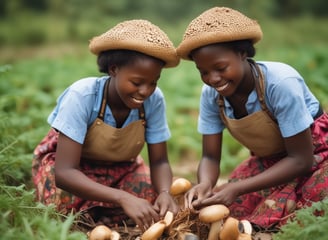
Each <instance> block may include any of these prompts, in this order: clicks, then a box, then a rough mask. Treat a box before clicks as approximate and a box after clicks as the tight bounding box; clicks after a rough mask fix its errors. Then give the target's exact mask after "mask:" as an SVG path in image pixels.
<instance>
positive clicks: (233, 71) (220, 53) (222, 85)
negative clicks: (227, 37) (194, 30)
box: [191, 44, 249, 97]
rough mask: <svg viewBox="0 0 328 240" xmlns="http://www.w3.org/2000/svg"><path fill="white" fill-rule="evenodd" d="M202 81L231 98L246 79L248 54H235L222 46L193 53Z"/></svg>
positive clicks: (209, 47) (215, 45)
mask: <svg viewBox="0 0 328 240" xmlns="http://www.w3.org/2000/svg"><path fill="white" fill-rule="evenodd" d="M191 57H192V60H193V61H194V62H195V64H196V67H197V69H198V70H199V72H200V76H201V78H202V81H203V82H204V83H205V84H207V85H209V86H211V87H213V88H215V89H216V90H217V91H218V92H219V93H220V94H221V95H222V96H225V97H229V96H231V95H233V94H234V93H236V92H237V91H239V90H242V89H240V88H239V86H240V85H241V84H242V82H243V81H244V79H245V78H246V75H248V74H247V71H249V64H248V62H247V60H246V54H242V53H239V52H235V51H233V50H231V49H230V48H227V47H225V46H224V45H220V44H213V45H208V46H204V47H201V48H199V49H196V50H194V51H193V52H192V53H191Z"/></svg>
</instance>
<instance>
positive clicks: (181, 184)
mask: <svg viewBox="0 0 328 240" xmlns="http://www.w3.org/2000/svg"><path fill="white" fill-rule="evenodd" d="M191 187H192V184H191V182H190V181H189V180H187V179H185V178H177V179H175V180H174V181H173V183H172V185H171V188H170V194H171V195H172V196H177V195H180V194H184V193H185V192H187V191H188V190H189V189H190V188H191Z"/></svg>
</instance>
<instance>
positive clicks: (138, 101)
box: [132, 97, 144, 104]
mask: <svg viewBox="0 0 328 240" xmlns="http://www.w3.org/2000/svg"><path fill="white" fill-rule="evenodd" d="M132 99H133V101H134V102H135V103H137V104H142V103H143V102H144V99H137V98H134V97H133V98H132Z"/></svg>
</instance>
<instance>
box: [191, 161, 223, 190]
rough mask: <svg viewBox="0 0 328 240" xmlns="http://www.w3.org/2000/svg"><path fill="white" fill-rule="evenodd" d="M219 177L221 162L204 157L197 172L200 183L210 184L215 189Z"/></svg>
mask: <svg viewBox="0 0 328 240" xmlns="http://www.w3.org/2000/svg"><path fill="white" fill-rule="evenodd" d="M219 176H220V166H219V162H218V161H216V160H211V159H209V158H206V157H203V159H202V160H201V162H200V164H199V166H198V171H197V177H198V183H210V184H211V186H212V187H214V186H215V185H216V182H217V180H218V178H219Z"/></svg>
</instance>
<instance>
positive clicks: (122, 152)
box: [82, 80, 145, 164]
mask: <svg viewBox="0 0 328 240" xmlns="http://www.w3.org/2000/svg"><path fill="white" fill-rule="evenodd" d="M108 83H109V80H107V82H106V84H105V87H104V93H103V99H102V104H101V108H100V111H99V114H98V117H97V118H96V120H95V121H94V122H93V123H92V125H91V126H90V127H89V129H88V131H87V134H86V137H85V140H84V143H83V147H82V160H87V161H92V162H98V163H99V162H100V163H106V164H110V163H113V162H125V161H134V160H135V159H136V157H137V156H138V154H139V153H140V152H141V150H142V148H143V146H144V143H145V113H144V109H143V107H141V108H140V109H139V117H140V119H139V120H138V121H135V122H132V123H130V124H129V125H128V126H126V127H124V128H115V127H112V126H110V125H108V124H106V123H105V122H104V113H105V108H106V103H107V101H106V100H107V91H108V90H107V89H108Z"/></svg>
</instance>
